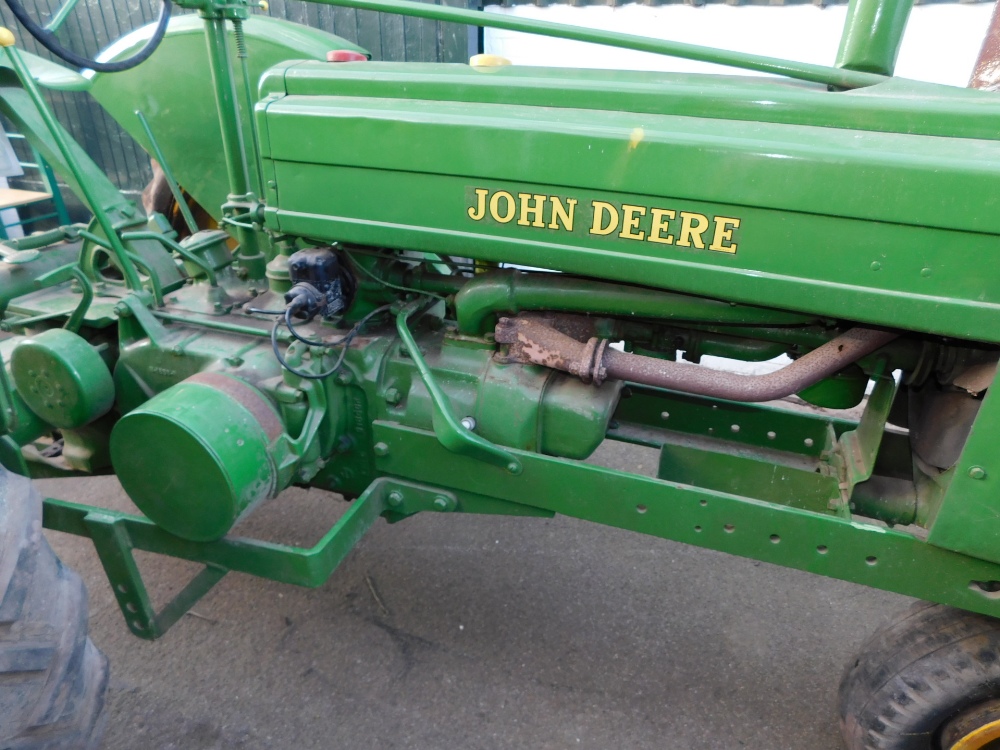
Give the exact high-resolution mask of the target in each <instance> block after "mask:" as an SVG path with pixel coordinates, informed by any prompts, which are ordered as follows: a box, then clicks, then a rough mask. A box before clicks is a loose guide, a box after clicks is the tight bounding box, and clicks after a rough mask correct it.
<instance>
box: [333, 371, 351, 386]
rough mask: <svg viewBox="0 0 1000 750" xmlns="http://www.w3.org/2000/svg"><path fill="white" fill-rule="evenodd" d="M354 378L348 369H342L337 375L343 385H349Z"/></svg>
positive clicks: (338, 380)
mask: <svg viewBox="0 0 1000 750" xmlns="http://www.w3.org/2000/svg"><path fill="white" fill-rule="evenodd" d="M353 379H354V378H353V377H351V373H350V372H348V371H347V370H341V371H340V373H339V374H338V375H337V382H338V383H340V384H341V385H348V384H349V383H350V382H351V381H352V380H353Z"/></svg>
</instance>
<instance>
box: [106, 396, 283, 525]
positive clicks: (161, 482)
mask: <svg viewBox="0 0 1000 750" xmlns="http://www.w3.org/2000/svg"><path fill="white" fill-rule="evenodd" d="M227 380H228V381H229V382H228V383H227V382H226V381H227ZM237 389H239V390H237ZM233 393H236V394H237V395H238V397H239V399H240V400H239V401H237V400H235V399H234V397H233V395H232V394H233ZM271 409H272V407H271V406H270V404H269V403H268V401H267V400H266V399H265V398H264V397H263V396H262V395H260V394H259V393H256V392H254V391H253V390H251V389H249V388H247V387H246V386H245V385H244V384H243V383H242V382H241V381H238V380H235V379H228V378H223V379H216V380H215V381H212V382H199V381H197V380H187V381H184V382H181V383H179V384H177V385H175V386H173V387H172V388H169V389H167V390H166V391H164V392H163V393H161V394H159V395H158V396H156V397H155V398H153V399H150V400H149V401H147V402H146V403H145V404H143V405H142V406H141V407H139V408H137V409H134V410H132V411H131V412H129V413H128V414H127V415H126V416H125V417H123V418H122V419H121V420H119V422H118V423H117V424H116V426H115V429H114V431H113V432H112V435H111V460H112V462H113V463H114V466H115V469H116V471H117V473H118V477H119V479H121V482H122V486H123V487H125V491H126V492H128V494H129V497H131V498H132V499H133V500H134V501H135V502H136V503H137V504H138V506H139V508H140V509H141V510H142V512H143V513H145V514H146V515H147V516H149V517H150V518H152V519H153V520H155V521H156V522H157V523H158V524H160V525H161V526H163V528H165V529H167V530H168V531H170V532H172V533H173V534H176V535H177V536H180V537H183V538H185V539H192V540H195V541H210V540H213V539H218V538H220V537H222V536H224V535H225V534H226V532H228V531H229V529H230V528H231V527H232V525H233V524H234V523H235V522H236V520H237V519H238V518H239V517H240V516H241V515H242V514H243V513H244V512H245V511H246V510H248V509H249V508H251V507H253V506H254V505H255V504H257V503H259V502H260V501H261V500H265V499H267V498H269V497H273V496H274V495H275V494H277V490H278V489H279V488H278V487H277V486H276V484H277V476H276V475H277V471H276V468H275V466H274V460H273V458H272V456H271V453H270V452H269V450H268V448H269V447H270V443H271V441H272V440H273V439H274V438H275V437H277V436H276V435H269V434H268V433H267V431H266V429H265V427H264V426H263V425H262V424H261V420H262V419H263V420H265V421H270V422H274V423H277V414H269V412H270V411H271ZM269 417H270V419H269V420H268V418H269ZM142 445H163V446H170V448H169V450H168V451H165V452H164V453H163V454H162V455H161V456H160V457H159V458H158V459H157V460H155V461H151V460H150V458H151V456H150V454H149V452H148V451H147V450H143V449H142V448H141V447H140V446H142Z"/></svg>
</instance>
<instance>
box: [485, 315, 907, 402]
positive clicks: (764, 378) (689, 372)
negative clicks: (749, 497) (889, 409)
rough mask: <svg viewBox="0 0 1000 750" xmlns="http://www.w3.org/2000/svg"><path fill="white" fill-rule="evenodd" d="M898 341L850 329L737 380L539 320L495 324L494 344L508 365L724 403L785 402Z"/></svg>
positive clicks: (506, 320) (884, 333)
mask: <svg viewBox="0 0 1000 750" xmlns="http://www.w3.org/2000/svg"><path fill="white" fill-rule="evenodd" d="M897 336H898V334H896V333H891V332H888V331H876V330H873V329H870V328H852V329H850V330H849V331H847V332H846V333H844V334H842V335H840V336H838V337H837V338H835V339H832V340H830V341H828V342H827V343H825V344H823V345H822V346H820V347H819V348H817V349H814V350H813V351H811V352H809V353H808V354H805V355H803V356H802V357H800V358H799V359H797V360H795V361H794V362H792V363H791V364H790V365H788V366H787V367H784V368H782V369H780V370H778V371H777V372H772V373H769V374H767V375H741V374H739V373H734V372H723V371H721V370H713V369H711V368H708V367H703V366H701V365H695V364H690V363H687V362H670V361H668V360H663V359H657V358H655V357H644V356H642V355H639V354H629V353H627V352H620V351H618V350H617V349H612V348H610V347H609V346H608V340H607V339H598V338H591V339H590V340H588V341H587V342H586V343H583V342H580V341H577V340H575V339H573V338H571V337H570V336H567V335H566V334H564V333H561V332H559V331H557V330H556V329H555V328H552V327H551V326H549V325H547V324H546V323H545V322H544V321H543V320H540V319H538V318H533V317H524V316H519V317H517V318H501V319H500V321H499V323H498V324H497V327H496V340H497V342H499V343H501V344H509V345H510V352H509V355H508V356H507V358H506V361H508V362H520V363H522V364H535V365H543V366H545V367H551V368H553V369H556V370H562V371H563V372H568V373H570V374H572V375H576V376H577V377H579V378H580V379H581V380H583V382H585V383H594V384H595V385H600V384H601V383H602V382H604V380H605V379H607V378H617V379H620V380H627V381H629V382H632V383H640V384H642V385H652V386H657V387H659V388H669V389H671V390H674V391H682V392H684V393H693V394H697V395H699V396H711V397H713V398H724V399H728V400H730V401H745V402H751V401H774V400H775V399H780V398H785V397H786V396H791V395H792V394H793V393H798V392H799V391H802V390H804V389H806V388H808V387H809V386H811V385H814V384H816V383H818V382H819V381H821V380H823V379H824V378H828V377H830V376H831V375H833V374H834V373H837V372H839V371H840V370H842V369H844V368H845V367H847V365H850V364H853V363H854V362H857V361H858V360H859V359H861V358H862V357H864V356H866V355H868V354H871V353H872V352H874V351H876V350H878V349H880V348H882V347H883V346H885V345H886V344H888V343H889V342H890V341H892V340H893V339H895V338H896V337H897Z"/></svg>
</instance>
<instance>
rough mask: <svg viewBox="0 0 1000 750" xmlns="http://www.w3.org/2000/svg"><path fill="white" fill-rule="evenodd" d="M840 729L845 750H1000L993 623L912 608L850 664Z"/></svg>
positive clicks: (999, 680)
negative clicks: (847, 749)
mask: <svg viewBox="0 0 1000 750" xmlns="http://www.w3.org/2000/svg"><path fill="white" fill-rule="evenodd" d="M840 726H841V732H842V734H843V737H844V741H845V743H846V744H847V747H848V748H849V749H850V750H998V749H1000V620H997V619H994V618H992V617H986V616H984V615H977V614H973V613H972V612H965V611H963V610H958V609H952V608H950V607H944V606H942V605H939V604H928V603H925V602H921V603H918V604H916V605H914V606H913V607H911V608H910V609H909V610H907V611H906V612H904V613H903V614H902V615H901V616H899V617H897V618H896V619H895V620H893V621H892V622H890V623H889V624H888V625H887V626H885V627H884V628H882V629H881V630H879V631H877V632H876V633H875V634H874V635H873V636H872V637H871V638H869V639H868V641H866V642H865V644H864V645H863V646H862V647H861V651H860V652H859V653H858V655H857V656H856V658H855V659H854V660H853V661H852V662H851V664H850V666H849V667H848V669H847V672H846V673H845V675H844V678H843V680H842V681H841V684H840Z"/></svg>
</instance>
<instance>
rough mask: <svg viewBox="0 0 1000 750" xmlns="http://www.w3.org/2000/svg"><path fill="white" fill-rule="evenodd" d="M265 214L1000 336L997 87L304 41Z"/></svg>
mask: <svg viewBox="0 0 1000 750" xmlns="http://www.w3.org/2000/svg"><path fill="white" fill-rule="evenodd" d="M260 94H261V99H260V102H259V104H258V107H257V117H258V122H259V125H260V128H259V131H260V137H261V148H262V153H263V169H264V171H265V173H266V175H265V178H266V180H267V186H268V187H267V194H266V202H267V204H268V208H267V214H266V215H267V222H268V225H269V226H270V227H271V228H273V229H275V230H279V231H281V232H286V233H289V234H295V235H304V236H308V237H311V238H314V239H320V240H324V241H338V240H339V241H346V242H352V243H360V244H366V245H376V246H383V247H391V248H400V249H416V250H422V251H428V252H441V253H447V254H453V255H458V256H461V257H474V258H477V259H484V260H490V261H503V262H510V263H517V264H524V265H530V266H538V267H544V268H551V269H555V270H559V271H564V272H571V273H577V274H584V275H587V276H593V277H600V278H606V279H614V280H616V281H622V282H631V283H639V284H644V285H649V286H658V287H662V288H664V289H670V290H676V291H681V292H687V293H692V294H698V295H705V296H710V297H715V298H719V299H725V300H730V301H739V302H745V303H751V304H756V305H761V304H763V305H768V306H772V307H780V308H787V309H794V310H798V311H803V312H810V313H815V314H820V315H825V316H830V317H837V318H846V319H851V320H857V321H863V322H866V323H869V324H875V325H885V326H891V327H899V328H904V329H911V330H920V331H924V332H928V333H937V334H943V335H949V336H957V337H961V338H968V339H977V340H982V341H1000V263H998V260H1000V241H998V237H997V235H998V233H1000V211H998V210H997V209H998V200H1000V198H998V196H1000V191H998V187H1000V141H998V140H997V137H998V134H1000V131H997V130H996V127H995V123H996V122H1000V99H997V98H996V95H995V94H989V93H985V92H979V91H972V90H963V89H955V88H950V87H945V86H938V85H932V84H923V83H918V82H913V81H906V80H901V79H887V80H886V82H885V83H883V84H878V85H875V86H871V87H868V88H862V89H856V90H852V91H843V92H841V91H830V90H827V88H826V87H825V86H820V85H813V84H807V83H797V82H788V81H783V80H778V79H764V78H749V77H732V76H729V77H727V76H708V75H690V74H684V75H679V74H666V73H641V72H626V71H587V70H583V71H581V70H564V69H542V68H520V67H518V66H504V67H491V68H473V67H469V66H464V65H420V64H397V63H371V62H356V63H325V62H300V63H291V64H284V65H281V66H278V67H276V68H272V69H271V70H269V71H268V72H267V73H265V75H264V77H263V78H262V80H261V90H260Z"/></svg>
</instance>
